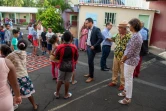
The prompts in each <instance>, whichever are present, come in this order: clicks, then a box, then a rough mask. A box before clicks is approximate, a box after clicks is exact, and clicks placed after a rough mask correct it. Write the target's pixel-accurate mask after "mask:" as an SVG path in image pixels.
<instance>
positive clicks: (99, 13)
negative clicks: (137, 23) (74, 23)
mask: <svg viewBox="0 0 166 111" xmlns="http://www.w3.org/2000/svg"><path fill="white" fill-rule="evenodd" d="M154 13H155V10H149V9H138V8H137V9H135V8H131V7H116V6H95V5H91V6H88V5H80V6H79V17H78V22H79V23H78V30H79V31H80V29H81V27H82V25H83V24H84V21H85V19H86V18H87V17H91V18H92V19H93V20H94V25H96V26H97V27H99V28H100V29H101V30H103V29H104V28H105V24H106V23H107V22H112V23H113V28H112V30H111V33H112V34H113V35H114V34H116V33H118V28H117V25H118V24H119V23H120V22H121V21H123V20H127V21H129V20H131V19H132V18H139V19H140V20H141V21H144V23H145V27H146V28H148V29H149V35H151V30H152V25H153V19H154Z"/></svg>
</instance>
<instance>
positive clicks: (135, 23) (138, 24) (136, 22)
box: [129, 18, 141, 32]
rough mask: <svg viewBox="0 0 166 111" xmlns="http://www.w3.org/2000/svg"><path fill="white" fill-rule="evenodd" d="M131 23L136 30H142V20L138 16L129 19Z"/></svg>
mask: <svg viewBox="0 0 166 111" xmlns="http://www.w3.org/2000/svg"><path fill="white" fill-rule="evenodd" d="M129 24H130V25H131V26H132V27H133V28H134V30H135V31H136V32H139V31H140V30H141V21H140V20H139V19H137V18H133V19H131V20H130V21H129Z"/></svg>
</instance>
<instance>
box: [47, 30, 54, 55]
mask: <svg viewBox="0 0 166 111" xmlns="http://www.w3.org/2000/svg"><path fill="white" fill-rule="evenodd" d="M53 35H54V33H53V32H52V28H48V32H47V34H46V38H47V50H48V53H49V55H50V54H51V50H52V44H50V43H49V39H50V38H51V37H52V36H53Z"/></svg>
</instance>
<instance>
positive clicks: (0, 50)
mask: <svg viewBox="0 0 166 111" xmlns="http://www.w3.org/2000/svg"><path fill="white" fill-rule="evenodd" d="M11 52H12V50H11V48H10V47H9V46H8V45H6V44H3V45H1V47H0V57H3V58H5V57H6V56H8V55H9V54H10V53H11Z"/></svg>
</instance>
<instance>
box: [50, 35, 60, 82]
mask: <svg viewBox="0 0 166 111" xmlns="http://www.w3.org/2000/svg"><path fill="white" fill-rule="evenodd" d="M58 42H59V38H58V36H57V35H53V36H52V38H51V39H50V40H49V43H51V44H52V47H53V49H52V52H51V56H50V60H51V64H52V77H53V80H56V79H57V78H58V61H57V60H56V59H55V58H54V57H55V56H54V54H55V51H56V48H57V47H58Z"/></svg>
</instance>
